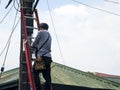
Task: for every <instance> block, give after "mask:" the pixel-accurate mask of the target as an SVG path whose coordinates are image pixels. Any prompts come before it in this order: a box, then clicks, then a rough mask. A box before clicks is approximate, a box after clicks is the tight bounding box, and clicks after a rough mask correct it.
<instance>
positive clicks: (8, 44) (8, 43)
mask: <svg viewBox="0 0 120 90" xmlns="http://www.w3.org/2000/svg"><path fill="white" fill-rule="evenodd" d="M17 14H18V11H16V14H15V19H14V23H13V26H12V31H11V33H10V36H9V38H8V41H7V43H6V45H5V47H4V49H3V51H2V53H1V54H0V56H1V55H2V54H3V52H4V51H5V49H6V48H7V50H6V54H5V58H4V61H3V64H2V67H1V73H0V78H1V76H2V73H3V71H4V67H5V62H6V58H7V55H8V50H9V47H10V43H11V38H12V35H13V32H14V31H15V29H16V27H17V25H18V23H19V21H20V19H19V20H18V21H17V23H16V18H17ZM15 23H16V24H15Z"/></svg>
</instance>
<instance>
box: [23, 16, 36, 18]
mask: <svg viewBox="0 0 120 90" xmlns="http://www.w3.org/2000/svg"><path fill="white" fill-rule="evenodd" d="M24 17H25V18H29V19H36V18H34V17H30V16H24Z"/></svg>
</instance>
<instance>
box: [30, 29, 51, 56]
mask: <svg viewBox="0 0 120 90" xmlns="http://www.w3.org/2000/svg"><path fill="white" fill-rule="evenodd" d="M48 37H49V38H48ZM47 39H48V40H47ZM46 40H47V42H46ZM32 47H33V48H37V49H38V52H37V56H46V57H51V53H50V52H51V36H50V34H49V32H48V31H47V30H40V31H39V32H38V34H37V36H36V38H35V41H34V42H33V44H32Z"/></svg>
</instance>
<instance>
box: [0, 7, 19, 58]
mask: <svg viewBox="0 0 120 90" xmlns="http://www.w3.org/2000/svg"><path fill="white" fill-rule="evenodd" d="M18 8H19V7H18ZM17 13H18V12H16V15H15V20H14V24H15V21H16V17H17ZM14 24H13V27H12V29H13V28H14ZM13 32H14V30H12V32H11V34H10V36H9V39H8V41H7V43H6V45H5V47H4V48H3V50H2V51H1V53H0V56H1V55H2V54H3V53H4V51H5V49H6V47H7V45H8V43H9V40H10V39H11V37H12V34H13Z"/></svg>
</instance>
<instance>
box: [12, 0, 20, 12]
mask: <svg viewBox="0 0 120 90" xmlns="http://www.w3.org/2000/svg"><path fill="white" fill-rule="evenodd" d="M16 3H17V5H18V7H20V5H19V3H18V1H17V0H14V1H13V4H14V8H15V9H16V10H17V11H19V12H20V10H18V8H16V6H15V4H16Z"/></svg>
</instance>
